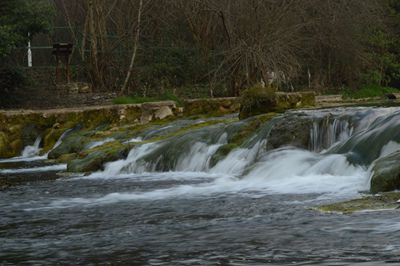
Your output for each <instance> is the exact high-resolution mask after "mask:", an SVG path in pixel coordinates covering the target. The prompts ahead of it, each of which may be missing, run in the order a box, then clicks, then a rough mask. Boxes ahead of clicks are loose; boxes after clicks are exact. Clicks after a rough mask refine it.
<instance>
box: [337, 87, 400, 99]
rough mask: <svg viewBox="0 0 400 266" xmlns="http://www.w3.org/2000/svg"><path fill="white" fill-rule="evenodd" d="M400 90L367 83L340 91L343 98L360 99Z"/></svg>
mask: <svg viewBox="0 0 400 266" xmlns="http://www.w3.org/2000/svg"><path fill="white" fill-rule="evenodd" d="M398 92H400V91H399V90H398V89H396V88H391V87H381V86H377V85H369V86H364V87H361V88H360V89H349V88H347V89H345V90H343V91H342V95H343V98H345V99H362V98H372V97H381V96H383V95H385V94H387V93H398Z"/></svg>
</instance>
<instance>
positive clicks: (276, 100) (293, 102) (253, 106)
mask: <svg viewBox="0 0 400 266" xmlns="http://www.w3.org/2000/svg"><path fill="white" fill-rule="evenodd" d="M309 106H315V94H314V93H313V92H301V93H283V92H276V90H275V89H274V88H272V87H252V88H249V89H247V90H245V91H243V93H242V95H241V98H240V113H239V118H240V119H244V118H247V117H250V116H255V115H259V114H265V113H271V112H284V111H286V110H289V109H293V108H300V107H309Z"/></svg>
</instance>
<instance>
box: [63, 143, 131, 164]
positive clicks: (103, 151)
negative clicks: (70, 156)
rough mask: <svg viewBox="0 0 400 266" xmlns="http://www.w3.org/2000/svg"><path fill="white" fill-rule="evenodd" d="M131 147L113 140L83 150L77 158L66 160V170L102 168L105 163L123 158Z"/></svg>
mask: <svg viewBox="0 0 400 266" xmlns="http://www.w3.org/2000/svg"><path fill="white" fill-rule="evenodd" d="M131 148H132V145H124V144H121V143H119V142H117V141H114V142H109V143H106V144H104V145H102V146H99V147H95V148H93V149H90V150H85V151H83V152H81V153H80V154H79V158H77V159H75V160H72V161H69V162H68V165H67V171H68V172H94V171H98V170H102V169H103V166H104V164H105V163H107V162H111V161H116V160H119V159H123V158H125V157H126V156H127V155H128V153H129V151H130V149H131Z"/></svg>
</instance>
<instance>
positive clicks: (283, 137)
mask: <svg viewBox="0 0 400 266" xmlns="http://www.w3.org/2000/svg"><path fill="white" fill-rule="evenodd" d="M312 126H313V124H312V120H311V119H309V118H308V117H306V116H304V115H302V114H293V115H292V116H287V117H286V118H285V119H280V120H277V121H276V122H275V123H274V125H273V126H272V128H271V131H270V134H269V136H268V142H267V150H273V149H277V148H280V147H284V146H292V147H297V148H300V149H308V148H309V147H310V141H311V138H310V130H311V128H312Z"/></svg>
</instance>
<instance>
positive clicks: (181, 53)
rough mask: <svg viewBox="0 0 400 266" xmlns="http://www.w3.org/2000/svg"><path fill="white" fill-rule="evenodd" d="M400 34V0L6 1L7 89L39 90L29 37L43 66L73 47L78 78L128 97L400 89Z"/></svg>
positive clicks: (2, 76)
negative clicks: (32, 77)
mask: <svg viewBox="0 0 400 266" xmlns="http://www.w3.org/2000/svg"><path fill="white" fill-rule="evenodd" d="M399 31H400V0H190V1H188V0H54V1H50V0H2V1H1V2H0V60H1V61H0V68H1V71H0V80H1V82H0V84H1V86H2V91H3V92H4V91H6V92H7V93H11V92H12V88H13V87H16V86H24V85H23V84H25V86H26V83H27V82H28V83H29V82H31V81H29V80H28V81H26V79H24V70H25V68H26V44H27V41H28V39H30V40H31V41H32V45H33V46H34V47H36V48H35V49H34V50H33V54H34V66H37V67H49V66H52V67H54V66H55V61H54V58H53V57H52V56H51V49H49V46H51V45H52V44H53V43H55V42H71V43H73V44H74V51H73V56H72V58H71V64H72V66H73V78H74V79H75V80H79V81H86V82H89V83H91V84H92V85H93V87H94V89H95V90H96V91H112V92H116V93H118V94H125V95H126V94H131V95H132V94H133V95H141V96H147V95H154V94H164V93H166V92H172V93H176V94H180V95H185V94H186V95H185V96H187V97H190V96H193V95H191V94H195V92H196V91H205V92H206V93H207V95H208V96H212V97H217V96H237V95H239V94H240V91H241V90H243V89H245V88H247V87H250V86H253V85H255V84H257V83H270V82H273V83H274V84H275V85H276V86H278V87H279V89H280V90H295V91H297V90H309V89H312V90H316V91H321V92H326V91H328V90H331V89H336V90H340V89H343V88H347V89H348V88H351V89H354V90H355V89H359V88H362V87H365V86H375V87H384V86H390V87H399V86H400V45H399V44H400V35H399ZM28 33H29V37H28ZM41 47H42V48H41ZM24 82H25V83H24Z"/></svg>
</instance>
